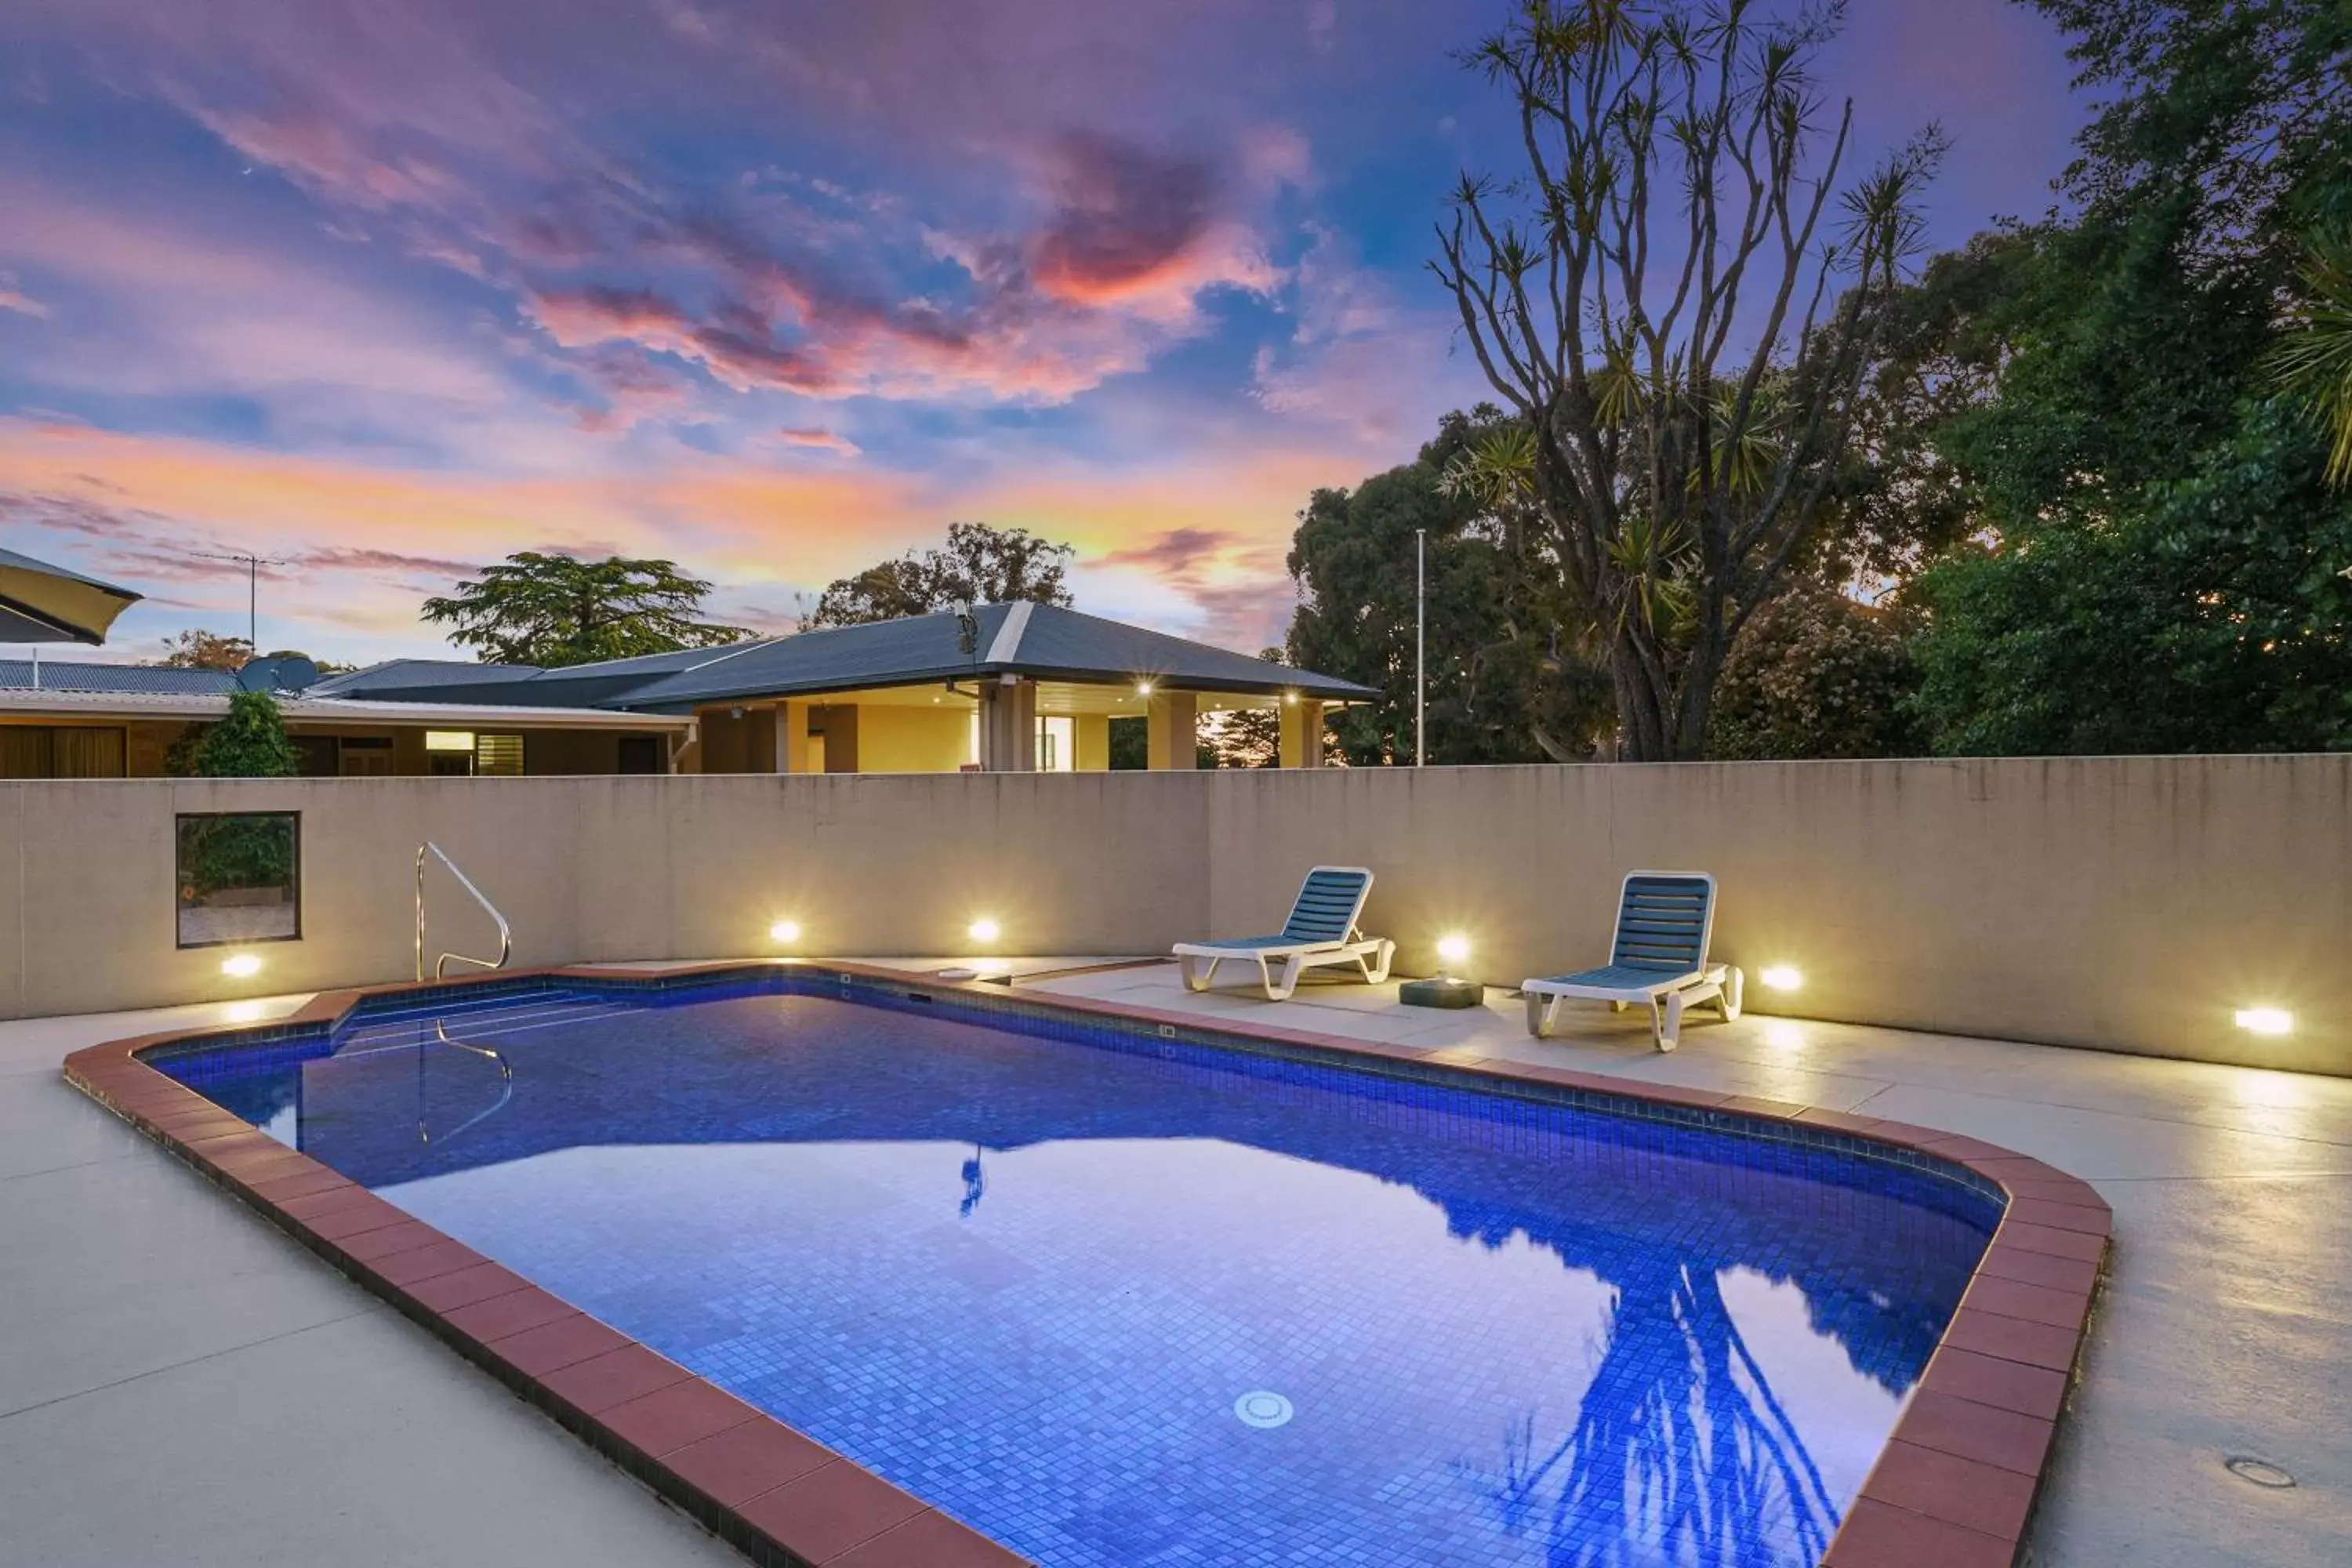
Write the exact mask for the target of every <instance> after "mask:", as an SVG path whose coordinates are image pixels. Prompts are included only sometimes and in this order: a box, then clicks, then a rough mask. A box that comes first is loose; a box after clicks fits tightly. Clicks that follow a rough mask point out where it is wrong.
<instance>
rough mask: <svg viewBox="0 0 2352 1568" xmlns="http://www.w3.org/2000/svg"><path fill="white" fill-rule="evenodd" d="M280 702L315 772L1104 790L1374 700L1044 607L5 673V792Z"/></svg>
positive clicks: (1319, 733)
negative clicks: (364, 661)
mask: <svg viewBox="0 0 2352 1568" xmlns="http://www.w3.org/2000/svg"><path fill="white" fill-rule="evenodd" d="M240 688H243V689H257V690H268V691H271V692H272V693H273V694H274V695H275V696H276V697H277V699H278V703H279V705H280V707H281V709H282V710H283V711H284V713H285V716H286V725H287V730H288V732H289V734H290V735H291V736H292V738H293V741H294V744H295V746H296V748H297V749H298V750H299V752H300V753H301V758H302V771H303V773H305V774H311V775H320V776H329V777H332V776H342V777H425V776H433V775H467V774H473V775H499V774H507V775H544V774H561V773H956V772H985V773H1031V772H1048V773H1093V772H1101V771H1104V770H1107V769H1108V768H1109V766H1110V758H1111V736H1112V726H1113V725H1114V724H1121V723H1125V724H1130V725H1138V726H1140V727H1141V728H1142V729H1143V730H1144V731H1145V732H1146V735H1147V736H1148V745H1147V747H1146V748H1145V753H1146V755H1147V756H1148V759H1149V765H1150V766H1151V767H1153V768H1191V767H1192V766H1193V765H1194V757H1195V752H1194V736H1195V732H1196V726H1197V724H1198V721H1199V720H1200V719H1201V717H1202V715H1204V714H1209V713H1230V712H1236V711H1241V710H1264V711H1270V712H1275V713H1278V714H1279V715H1280V716H1281V758H1280V760H1281V764H1282V765H1283V766H1284V767H1294V768H1296V767H1319V766H1321V765H1322V762H1323V731H1324V719H1325V715H1326V713H1327V712H1328V710H1329V709H1330V708H1332V707H1334V706H1344V705H1345V704H1347V703H1349V702H1359V701H1364V700H1370V699H1371V698H1374V697H1376V696H1377V695H1378V693H1377V692H1375V691H1373V690H1371V689H1370V688H1367V687H1362V686H1358V685H1355V684H1353V683H1351V682H1349V681H1345V680H1339V679H1334V678H1332V677H1330V676H1325V675H1318V674H1315V673H1314V672H1312V671H1310V670H1300V669H1293V668H1288V667H1287V666H1285V665H1278V664H1269V663H1267V662H1265V660H1262V659H1255V658H1247V657H1246V656H1244V655H1241V654H1236V653H1231V652H1228V651H1227V650H1225V649H1223V648H1217V647H1209V646H1207V645H1205V644H1202V643H1196V642H1190V641H1187V640H1185V639H1184V638H1181V637H1168V636H1165V635H1163V634H1161V633H1159V632H1152V631H1147V630H1145V629H1144V628H1142V627H1140V626H1127V625H1124V624H1122V623H1120V622H1118V621H1109V620H1104V619H1102V618H1101V617H1099V616H1087V615H1081V614H1079V613H1078V612H1076V611H1075V610H1066V609H1061V608H1058V607H1056V606H1054V605H1038V604H1032V603H1028V602H1026V601H1024V602H1019V603H1015V604H1011V605H981V606H979V607H977V608H975V609H973V610H971V611H969V612H964V613H943V614H940V615H930V616H911V617H908V619H905V620H898V621H885V622H879V623H877V624H874V625H871V626H840V627H831V628H827V629H824V630H821V631H811V632H803V633H800V634H798V635H796V636H793V637H772V638H766V639H763V640H761V641H757V642H745V643H737V644H734V645H732V646H730V647H716V648H693V649H687V650H682V651H679V652H677V653H664V654H651V655H647V656H646V657H644V658H627V659H614V660H608V661H605V662H603V663H598V664H584V665H572V666H568V667H565V668H557V669H541V668H537V667H535V666H531V665H500V664H471V663H465V662H461V661H457V660H454V659H451V660H441V659H394V660H392V661H390V662H387V663H384V664H379V665H374V666H372V667H370V668H366V669H361V670H354V671H352V672H350V673H348V674H342V675H333V676H327V677H324V678H321V677H320V676H319V675H318V672H317V671H316V669H315V668H312V667H310V665H309V664H308V663H307V662H306V661H302V660H271V659H257V660H256V661H254V663H252V664H251V665H248V666H247V668H245V669H243V670H241V671H238V672H236V673H235V674H231V673H228V672H226V671H217V670H198V669H165V668H154V667H149V666H137V665H120V664H99V663H92V662H87V661H67V660H57V659H40V660H27V659H15V660H0V778H17V779H24V778H153V777H159V776H162V775H163V773H164V772H165V771H166V770H165V765H164V763H165V756H166V754H167V752H169V751H170V749H171V747H172V745H173V742H175V741H176V740H178V739H179V738H180V737H181V736H182V735H183V734H184V733H186V731H187V730H188V727H189V726H190V725H192V724H199V723H204V722H208V721H214V720H217V719H219V718H220V717H222V716H223V715H224V714H225V713H226V711H227V710H228V701H229V697H230V695H231V694H232V693H233V692H234V691H236V690H237V689H240Z"/></svg>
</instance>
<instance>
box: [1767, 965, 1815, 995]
mask: <svg viewBox="0 0 2352 1568" xmlns="http://www.w3.org/2000/svg"><path fill="white" fill-rule="evenodd" d="M1756 978H1757V979H1759V980H1760V981H1762V982H1763V983H1764V987H1765V989H1766V990H1768V991H1794V990H1796V989H1797V988H1798V987H1799V986H1801V985H1802V984H1804V983H1805V977H1804V975H1803V973H1801V972H1800V971H1798V970H1796V969H1793V968H1791V967H1790V965H1788V964H1785V963H1776V964H1774V965H1772V966H1771V967H1770V968H1769V969H1765V970H1760V971H1759V972H1758V973H1757V976H1756Z"/></svg>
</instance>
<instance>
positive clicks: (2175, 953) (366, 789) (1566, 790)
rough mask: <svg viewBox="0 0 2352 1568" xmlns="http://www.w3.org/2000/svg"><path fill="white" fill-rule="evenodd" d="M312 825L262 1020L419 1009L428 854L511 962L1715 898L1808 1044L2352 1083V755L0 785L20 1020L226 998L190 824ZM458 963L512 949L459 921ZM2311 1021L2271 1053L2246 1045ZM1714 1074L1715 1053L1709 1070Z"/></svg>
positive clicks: (1261, 925) (1416, 923)
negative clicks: (2054, 1050)
mask: <svg viewBox="0 0 2352 1568" xmlns="http://www.w3.org/2000/svg"><path fill="white" fill-rule="evenodd" d="M236 809H292V810H299V811H300V812H301V813H302V814H303V846H302V847H303V859H304V909H303V925H304V931H305V938H304V940H303V941H302V942H288V943H277V944H269V945H267V946H264V947H261V948H259V949H257V951H258V952H261V953H262V954H263V956H264V957H265V959H266V961H267V963H268V967H267V968H266V969H265V971H264V973H263V975H262V976H261V977H260V978H259V979H257V980H256V981H254V982H251V983H247V984H246V985H245V987H244V988H245V989H247V990H253V991H260V990H268V991H285V990H301V989H309V988H311V987H316V986H321V985H327V984H352V983H360V982H370V981H384V980H396V979H401V978H404V977H405V976H406V974H407V973H408V971H409V966H410V963H411V958H410V932H409V921H410V894H409V889H410V876H411V870H410V867H411V857H412V856H413V854H414V851H415V846H416V844H417V843H418V842H419V841H420V840H421V839H424V838H426V837H431V838H433V839H435V840H436V841H438V842H439V843H440V844H441V845H442V847H444V848H446V849H447V850H448V852H449V853H450V854H451V855H452V856H454V857H455V858H457V861H458V863H459V864H460V865H462V866H464V867H465V868H467V872H468V873H469V874H471V875H472V876H473V877H474V879H476V880H477V881H478V882H479V883H480V884H481V886H482V887H483V888H484V889H486V890H487V891H488V893H489V894H490V895H491V897H492V898H494V899H496V900H499V903H500V904H501V905H502V906H503V907H504V908H505V909H506V910H507V913H508V914H509V917H510V918H511V920H512V921H513V923H514V927H515V931H516V938H517V951H516V962H517V963H519V964H540V963H560V962H565V961H574V960H589V959H629V958H673V957H678V958H682V957H725V956H730V955H738V954H752V953H758V952H761V951H763V949H764V946H765V942H764V933H765V931H766V930H767V927H768V926H769V924H770V923H771V922H772V921H775V920H778V919H782V918H785V917H790V918H792V919H794V920H797V921H800V922H801V923H802V925H803V927H804V928H805V930H806V931H807V942H808V945H809V947H810V949H811V951H813V952H842V953H850V952H866V953H878V952H953V951H957V950H960V949H961V948H962V947H963V946H965V945H966V944H965V942H964V940H963V937H962V931H963V930H964V927H965V926H966V925H967V924H969V923H970V921H972V920H973V919H975V918H977V917H979V916H981V915H983V914H984V915H988V916H990V917H992V918H993V919H996V920H998V921H1001V922H1002V923H1003V927H1004V931H1005V941H1004V944H1003V945H1004V948H1005V950H1006V951H1008V952H1055V953H1106V954H1124V953H1144V952H1157V951H1160V950H1162V949H1164V948H1165V947H1166V945H1167V944H1168V943H1169V942H1172V941H1175V940H1177V939H1178V938H1180V937H1181V936H1186V935H1192V934H1198V933H1212V934H1223V935H1236V934H1246V933H1247V932H1249V931H1258V930H1264V929H1270V928H1272V927H1274V926H1275V925H1276V924H1278V923H1279V921H1280V920H1281V917H1282V914H1283V912H1284V910H1286V908H1287V905H1288V902H1289V899H1290V896H1291V894H1292V892H1293V891H1294V890H1295V889H1296V888H1297V880H1298V877H1299V874H1300V872H1301V871H1302V870H1303V869H1304V868H1306V867H1307V866H1308V865H1311V864H1314V863H1317V862H1318V861H1320V862H1332V863H1339V864H1362V865H1369V866H1370V867H1371V868H1373V869H1374V870H1375V871H1376V872H1377V873H1378V874H1379V880H1378V883H1377V885H1376V887H1375V889H1374V892H1373V898H1372V902H1371V905H1370V911H1369V915H1370V923H1371V924H1372V925H1373V926H1374V927H1375V928H1376V929H1378V930H1380V931H1384V932H1386V933H1388V934H1391V935H1393V936H1394V937H1396V938H1397V939H1398V940H1399V941H1400V942H1402V944H1403V952H1402V956H1401V960H1400V967H1401V968H1402V970H1404V971H1405V972H1406V973H1412V972H1414V971H1417V970H1426V969H1427V968H1429V967H1432V966H1433V960H1432V956H1431V950H1432V945H1433V942H1434V941H1435V939H1436V938H1437V937H1438V936H1439V935H1441V934H1443V933H1444V932H1445V931H1452V930H1460V931H1465V932H1466V933H1467V934H1468V935H1469V936H1470V937H1471V938H1472V940H1473V941H1474V942H1475V947H1476V954H1477V956H1476V959H1475V963H1473V965H1472V967H1473V968H1474V969H1475V970H1476V971H1477V972H1478V973H1480V974H1481V975H1482V976H1483V977H1484V978H1486V979H1487V980H1489V981H1492V982H1496V983H1498V984H1512V983H1515V982H1517V980H1518V979H1520V978H1521V977H1522V976H1524V975H1527V974H1531V973H1558V972H1559V971H1560V970H1563V969H1567V968H1570V967H1575V966H1580V965H1582V964H1585V963H1593V962H1598V961H1599V960H1600V959H1601V957H1602V956H1603V955H1604V954H1605V952H1606V948H1607V943H1608V937H1609V926H1610V920H1611V916H1612V911H1613V909H1614V903H1615V897H1616V883H1617V879H1619V878H1620V877H1622V875H1623V874H1624V873H1625V872H1626V871H1627V870H1630V869H1633V868H1669V869H1674V868H1690V869H1704V870H1709V871H1713V872H1714V873H1715V874H1716V875H1717V877H1718V878H1719V879H1721V882H1722V887H1723V894H1722V899H1721V904H1720V910H1719V914H1718V918H1717V934H1716V950H1717V956H1718V957H1722V958H1727V959H1729V960H1731V961H1734V962H1737V963H1741V964H1743V965H1745V966H1746V967H1748V970H1749V971H1750V973H1751V974H1752V973H1754V972H1755V971H1757V970H1759V969H1761V968H1762V967H1764V966H1766V965H1769V964H1776V963H1787V964H1790V965H1793V966H1795V967H1797V968H1799V969H1801V971H1802V972H1803V973H1804V975H1805V985H1804V989H1803V990H1802V991H1801V992H1800V993H1798V994H1796V995H1794V996H1793V997H1790V998H1787V999H1785V1000H1782V999H1776V998H1774V997H1772V996H1771V995H1769V994H1767V993H1765V992H1764V991H1762V989H1761V988H1760V987H1759V986H1757V985H1755V984H1753V983H1752V981H1751V984H1750V986H1749V992H1748V995H1749V1000H1750V1003H1751V1005H1756V1006H1758V1007H1759V1010H1767V1011H1769V1010H1774V1009H1776V1008H1777V1009H1783V1010H1786V1011H1789V1012H1791V1013H1799V1014H1802V1015H1804V1016H1813V1017H1823V1018H1832V1019H1843V1020H1848V1021H1854V1022H1869V1023H1883V1024H1893V1025H1901V1026H1909V1027H1916V1028H1922V1029H1929V1030H1937V1031H1945V1032H1951V1033H1960V1034H1971V1035H1992V1036H2003V1037H2014V1038H2021V1039H2038V1040H2047V1041H2052V1042H2057V1043H2066V1044H2076V1045H2087V1046H2099V1047H2108V1048H2115V1049H2128V1050H2140V1051H2147V1052H2152V1053H2156V1054H2160V1055H2168V1056H2182V1057H2194V1058H2207V1059H2214V1060H2231V1061H2251V1062H2259V1063H2265V1064H2270V1065H2276V1066H2283V1067H2296V1068H2308V1069H2314V1070H2322V1071H2328V1072H2336V1073H2352V1020H2348V1019H2347V1010H2346V1008H2345V1007H2344V1006H2343V1005H2341V992H2342V989H2343V988H2342V985H2341V984H2340V981H2341V976H2342V974H2343V973H2344V972H2345V971H2346V969H2347V954H2352V757H2343V756H2308V757H2221V758H2145V759H2060V760H2047V761H2042V760H2012V761H1986V762H1953V763H1937V762H1919V763H1732V764H1721V765H1715V764H1701V765H1683V766H1656V767H1650V766H1624V765H1621V766H1614V767H1606V766H1591V767H1526V768H1490V769H1447V768H1431V769H1426V770H1422V771H1414V770H1410V769H1405V770H1394V771H1390V770H1380V771H1373V770H1359V771H1345V770H1337V769H1333V770H1324V771H1320V772H1313V773H1304V772H1282V771H1276V770H1268V771H1265V772H1259V773H1230V772H1217V773H1187V772H1174V773H1108V774H1105V773H1094V774H1088V773H1061V774H1021V773H999V774H904V775H887V776H885V775H873V774H869V775H864V776H848V775H832V776H827V775H813V776H782V777H779V776H765V777H758V776H739V777H717V776H702V777H692V776H688V777H674V778H662V777H633V778H624V777H606V778H564V779H557V778H545V779H534V778H525V779H476V780H459V779H449V780H441V779H344V780H327V779H318V780H289V781H253V782H243V783H225V782H211V781H173V780H136V779H134V780H124V781H58V782H36V783H8V784H0V1014H5V1015H7V1016H25V1015H34V1014H50V1013H71V1012H88V1011H97V1010H101V1009H110V1008H119V1007H131V1006H143V1005H158V1004H164V1003H173V1002H183V1001H189V1000H194V999H197V998H202V997H212V996H219V995H224V994H231V993H232V991H233V990H234V989H235V986H234V985H233V984H232V983H230V982H226V981H225V980H224V979H223V978H222V977H221V975H220V974H219V973H218V965H219V959H220V953H219V952H218V950H191V951H188V952H178V951H175V950H174V948H173V915H172V852H171V844H172V830H173V826H172V825H173V813H174V812H179V811H221V810H236ZM435 907H436V910H441V911H444V920H443V921H440V922H436V927H435V933H434V934H435V936H436V943H441V942H446V943H447V944H449V945H453V946H459V947H466V948H468V949H472V948H478V946H479V945H480V944H481V942H483V940H484V931H483V927H482V925H481V924H479V923H469V922H470V921H472V917H470V916H469V915H467V913H466V911H465V910H464V907H463V904H462V901H461V900H460V899H459V897H458V896H457V894H456V893H455V892H454V891H453V890H450V889H447V888H446V886H442V885H438V884H436V904H435ZM2250 1005H2273V1006H2278V1007H2284V1008H2287V1009H2289V1010H2291V1011H2292V1012H2293V1013H2294V1016H2295V1021H2296V1028H2295V1031H2294V1034H2293V1035H2291V1036H2289V1037H2284V1038H2277V1039H2265V1038H2261V1037H2253V1036H2251V1035H2248V1034H2246V1033H2244V1032H2243V1031H2242V1030H2239V1029H2237V1028H2236V1027H2234V1026H2233V1025H2232V1022H2231V1015H2232V1013H2233V1012H2234V1010H2235V1009H2237V1008H2240V1007H2244V1006H2250ZM1701 1038H1703V1037H1701Z"/></svg>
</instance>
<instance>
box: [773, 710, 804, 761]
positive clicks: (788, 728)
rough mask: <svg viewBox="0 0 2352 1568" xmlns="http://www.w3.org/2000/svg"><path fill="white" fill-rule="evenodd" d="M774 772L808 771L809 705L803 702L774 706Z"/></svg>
mask: <svg viewBox="0 0 2352 1568" xmlns="http://www.w3.org/2000/svg"><path fill="white" fill-rule="evenodd" d="M776 771H777V772H778V773H807V772H808V771H809V705H808V704H807V703H805V702H791V701H786V702H779V703H777V704H776Z"/></svg>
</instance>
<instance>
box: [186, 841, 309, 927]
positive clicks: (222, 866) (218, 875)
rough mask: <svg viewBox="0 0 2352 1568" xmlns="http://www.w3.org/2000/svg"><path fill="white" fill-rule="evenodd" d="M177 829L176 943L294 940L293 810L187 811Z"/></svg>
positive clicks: (296, 861) (297, 912)
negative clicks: (177, 935)
mask: <svg viewBox="0 0 2352 1568" xmlns="http://www.w3.org/2000/svg"><path fill="white" fill-rule="evenodd" d="M176 828H177V831H176V832H175V834H174V835H173V837H174V839H175V841H176V842H175V853H176V862H175V864H174V866H173V885H174V887H175V889H176V891H177V898H176V902H177V916H178V921H179V927H178V930H179V945H180V946H182V947H214V946H217V945H219V944H221V943H223V942H295V941H299V939H300V937H301V935H302V887H301V864H302V853H301V851H302V834H301V818H300V816H299V814H298V813H295V812H291V811H248V812H205V813H189V814H184V815H183V816H181V817H180V818H179V820H178V822H177V824H176Z"/></svg>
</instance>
